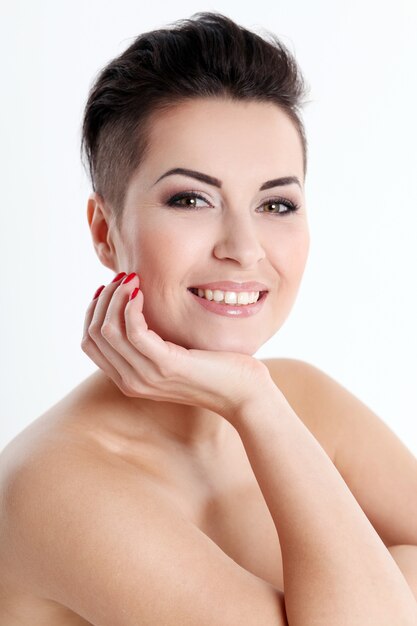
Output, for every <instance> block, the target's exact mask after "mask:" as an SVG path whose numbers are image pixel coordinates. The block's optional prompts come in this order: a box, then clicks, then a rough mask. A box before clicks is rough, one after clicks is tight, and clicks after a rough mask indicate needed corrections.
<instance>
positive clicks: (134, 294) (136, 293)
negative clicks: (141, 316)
mask: <svg viewBox="0 0 417 626" xmlns="http://www.w3.org/2000/svg"><path fill="white" fill-rule="evenodd" d="M138 291H139V287H135V289H134V290H133V291H132V293H131V294H130V298H129V300H133V298H136V296H137V295H138Z"/></svg>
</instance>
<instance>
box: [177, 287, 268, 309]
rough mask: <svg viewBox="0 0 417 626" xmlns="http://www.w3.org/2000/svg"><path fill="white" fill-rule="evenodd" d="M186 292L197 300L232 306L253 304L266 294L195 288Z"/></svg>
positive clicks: (261, 292)
mask: <svg viewBox="0 0 417 626" xmlns="http://www.w3.org/2000/svg"><path fill="white" fill-rule="evenodd" d="M188 291H191V293H193V294H194V295H195V296H198V297H199V298H203V299H205V300H210V301H214V302H218V303H219V304H230V305H232V306H245V305H248V304H254V303H255V302H258V300H260V299H261V298H262V296H263V295H264V294H266V293H268V292H267V291H222V290H220V289H198V288H197V287H189V288H188Z"/></svg>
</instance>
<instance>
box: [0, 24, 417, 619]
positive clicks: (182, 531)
mask: <svg viewBox="0 0 417 626" xmlns="http://www.w3.org/2000/svg"><path fill="white" fill-rule="evenodd" d="M304 93H305V92H304V83H303V80H302V76H301V73H300V71H299V69H298V67H297V64H296V62H295V60H294V59H293V57H292V56H291V54H290V53H289V52H288V50H286V48H285V47H284V46H283V45H282V44H281V43H280V42H279V41H278V40H276V39H275V38H273V37H272V38H271V41H267V40H265V39H262V38H261V37H260V36H258V35H255V34H254V33H251V32H249V31H248V30H245V29H243V28H241V27H239V26H238V25H237V24H235V23H234V22H233V21H232V20H230V19H228V18H226V17H224V16H222V15H220V14H214V13H200V14H197V16H196V17H194V19H190V20H183V21H180V22H178V23H177V24H176V25H174V26H173V27H171V28H167V29H161V30H159V31H153V32H150V33H145V34H143V35H141V36H140V37H138V38H137V39H136V41H135V42H134V43H133V44H132V45H131V46H130V47H129V48H128V49H127V50H126V51H125V52H124V53H123V54H121V55H120V56H119V57H118V58H116V59H114V60H113V61H112V62H111V63H109V65H108V66H107V67H106V68H104V70H103V71H102V72H101V73H100V75H99V76H98V77H97V79H96V82H95V84H94V86H93V87H92V89H91V92H90V94H89V99H88V102H87V105H86V109H85V115H84V124H83V148H84V149H85V153H86V155H87V158H88V164H89V168H90V174H91V179H92V184H93V190H94V192H93V193H92V194H91V196H90V198H89V200H88V223H89V226H90V230H91V235H92V239H93V243H94V247H95V250H96V252H97V255H98V257H99V259H100V261H101V263H103V264H104V265H105V266H106V267H108V268H110V269H111V270H112V271H113V272H114V273H115V274H116V276H115V278H114V280H113V281H112V282H111V283H109V284H108V285H107V286H102V287H100V288H99V289H98V290H97V292H96V293H95V294H94V295H95V297H94V299H93V300H92V302H91V303H90V304H89V306H88V309H87V313H86V320H85V329H84V336H83V339H82V348H83V350H84V351H85V353H86V354H87V355H88V356H89V357H90V358H91V359H92V360H93V361H94V362H95V363H96V365H97V366H98V370H97V371H96V372H95V373H94V374H93V375H92V376H90V377H89V378H87V379H86V380H85V381H84V382H83V383H82V384H81V385H79V386H78V387H77V388H76V389H74V390H73V391H72V392H71V393H70V394H68V396H66V397H65V398H63V399H62V400H61V401H60V402H59V403H58V404H56V405H55V406H53V407H52V408H51V409H50V410H49V411H47V412H46V413H45V414H44V415H42V416H41V417H40V418H38V419H37V420H36V421H35V422H33V424H31V425H30V426H29V427H28V428H26V429H25V430H24V431H23V432H22V433H21V434H20V435H19V436H18V437H16V438H15V439H14V440H13V441H12V442H11V443H10V444H9V445H8V446H7V447H6V449H5V450H4V451H3V453H2V455H1V465H0V468H1V490H2V491H1V495H2V502H3V507H2V514H1V535H0V536H1V541H0V556H1V559H0V561H1V566H0V568H1V571H0V580H1V583H0V584H1V589H2V595H1V608H0V622H1V623H2V624H7V626H17V625H18V624H19V625H23V624H28V625H29V624H30V625H32V624H42V625H43V626H48V625H49V624H51V625H52V624H53V625H54V626H56V625H57V624H60V625H64V624H65V625H69V624H71V625H72V624H94V625H96V626H116V625H117V626H134V625H135V626H136V625H137V624H149V625H151V624H155V625H156V624H157V625H162V624H163V625H164V626H171V625H172V626H174V625H175V626H177V625H185V624H189V625H199V626H200V625H207V626H209V625H210V626H211V625H213V626H214V625H216V626H218V625H220V624H225V625H229V624H230V625H234V624H240V625H242V626H255V625H258V624H262V625H265V626H269V625H271V626H272V625H284V624H290V625H291V626H295V625H297V626H298V625H311V624H320V625H327V624H329V625H330V624H331V625H332V626H337V625H338V624H349V625H351V624H352V625H353V624H355V625H359V624H361V625H364V624H366V625H369V626H371V625H374V624H375V625H377V624H378V626H385V625H388V624H389V625H390V626H391V625H392V624H396V625H400V626H412V625H415V624H417V602H416V596H417V557H416V553H417V548H415V545H416V544H417V529H416V526H415V523H414V522H413V520H415V519H417V495H416V494H417V489H416V487H417V471H416V459H415V458H414V457H413V455H412V454H411V453H410V452H409V451H408V450H407V448H406V447H405V446H404V445H403V444H402V443H401V442H400V441H399V440H398V439H397V438H396V437H395V435H394V434H393V433H392V432H391V431H390V430H389V429H388V428H387V427H386V426H385V425H384V424H383V422H382V421H381V420H379V419H378V418H377V417H376V416H375V415H374V414H373V413H371V411H369V409H367V407H365V405H363V404H362V403H361V402H360V401H359V400H357V399H356V398H354V397H353V396H352V395H351V394H350V393H349V392H348V391H346V390H345V389H344V388H343V387H342V386H341V385H338V384H337V383H336V382H335V381H333V380H332V379H331V378H330V377H328V376H327V375H325V374H324V373H323V372H321V371H320V370H318V369H317V368H315V367H314V366H312V365H309V364H308V363H305V362H302V361H297V360H292V359H271V360H267V361H264V362H262V361H259V360H257V359H255V358H254V357H253V356H252V355H253V354H254V353H255V352H256V351H257V350H258V348H259V347H260V346H261V345H262V344H263V343H265V341H267V339H269V338H270V337H271V336H272V335H273V334H274V333H276V332H277V331H278V330H279V328H280V327H281V326H282V324H283V323H284V321H285V319H286V317H287V316H288V314H289V312H290V310H291V307H292V305H293V303H294V300H295V297H296V294H297V291H298V288H299V286H300V282H301V279H302V275H303V271H304V267H305V264H306V260H307V256H308V249H309V232H308V224H307V214H306V200H305V195H304V182H305V174H306V161H307V159H306V140H305V135H304V130H303V125H302V121H301V118H300V116H299V112H298V109H299V107H300V105H301V99H302V97H303V96H304Z"/></svg>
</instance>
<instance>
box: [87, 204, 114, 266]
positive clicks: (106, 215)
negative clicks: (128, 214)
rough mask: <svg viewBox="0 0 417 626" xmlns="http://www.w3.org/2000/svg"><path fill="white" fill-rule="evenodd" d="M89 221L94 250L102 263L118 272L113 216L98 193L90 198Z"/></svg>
mask: <svg viewBox="0 0 417 626" xmlns="http://www.w3.org/2000/svg"><path fill="white" fill-rule="evenodd" d="M87 220H88V224H89V226H90V230H91V237H92V240H93V244H94V249H95V251H96V254H97V256H98V258H99V259H100V261H101V263H102V264H103V265H105V266H106V267H108V268H109V269H111V270H113V271H118V259H117V252H116V248H115V246H114V242H113V237H112V232H111V228H110V225H111V221H112V214H111V213H110V210H109V209H108V207H107V205H106V203H105V201H104V199H103V198H102V196H100V195H99V194H98V193H96V192H94V193H92V194H91V195H90V196H89V198H88V203H87Z"/></svg>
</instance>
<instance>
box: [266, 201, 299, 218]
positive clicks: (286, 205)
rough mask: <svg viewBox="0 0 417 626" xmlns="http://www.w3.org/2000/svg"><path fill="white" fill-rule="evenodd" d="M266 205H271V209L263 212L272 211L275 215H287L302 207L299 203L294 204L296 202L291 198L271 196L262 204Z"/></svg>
mask: <svg viewBox="0 0 417 626" xmlns="http://www.w3.org/2000/svg"><path fill="white" fill-rule="evenodd" d="M266 205H269V206H270V207H271V209H270V210H267V211H261V213H272V214H273V215H287V214H288V213H293V212H295V211H298V210H299V208H300V206H299V205H298V204H294V202H291V200H287V199H286V198H269V199H268V200H265V202H263V203H262V204H261V206H263V207H264V206H266Z"/></svg>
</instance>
